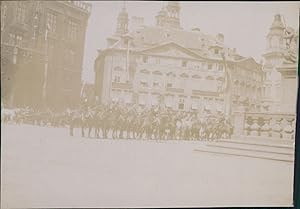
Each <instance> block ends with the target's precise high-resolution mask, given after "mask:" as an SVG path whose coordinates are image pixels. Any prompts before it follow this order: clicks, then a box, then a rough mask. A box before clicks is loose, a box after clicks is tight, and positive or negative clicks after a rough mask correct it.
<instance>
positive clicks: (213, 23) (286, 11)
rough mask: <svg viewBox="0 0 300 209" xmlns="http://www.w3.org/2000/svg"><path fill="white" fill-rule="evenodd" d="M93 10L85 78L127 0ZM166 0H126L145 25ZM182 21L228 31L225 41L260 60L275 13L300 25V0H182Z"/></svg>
mask: <svg viewBox="0 0 300 209" xmlns="http://www.w3.org/2000/svg"><path fill="white" fill-rule="evenodd" d="M89 3H91V4H92V12H91V15H90V18H89V22H88V27H87V31H86V40H85V51H84V62H83V73H82V80H84V81H86V82H88V83H93V82H94V61H95V59H96V57H97V54H98V52H97V50H98V49H105V48H106V38H108V37H109V36H111V35H112V34H113V33H114V32H115V29H116V22H117V16H118V13H119V12H120V11H121V9H122V7H123V4H124V1H91V2H89ZM166 4H167V2H166V1H126V3H125V5H126V8H127V11H128V15H129V25H130V19H131V17H133V16H138V17H144V23H145V25H155V16H156V15H157V13H158V11H159V10H160V9H161V7H162V6H163V5H166ZM180 6H181V11H180V21H181V26H182V27H183V28H184V29H185V30H191V29H192V28H195V27H197V28H200V30H201V31H202V32H203V33H205V34H211V35H216V34H217V33H223V34H224V42H225V45H227V46H229V47H231V48H236V49H237V52H238V53H240V54H241V55H242V56H246V57H253V58H254V59H255V60H256V61H257V62H260V60H261V55H262V54H263V53H264V52H265V48H266V35H267V33H268V31H269V28H270V26H271V24H272V22H273V19H274V15H275V14H281V15H283V17H284V21H285V23H286V25H287V26H290V27H293V28H298V27H299V26H298V25H299V14H298V13H299V9H300V2H271V3H270V2H196V1H190V2H188V1H187V2H180Z"/></svg>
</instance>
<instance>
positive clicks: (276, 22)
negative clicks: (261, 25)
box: [271, 14, 284, 29]
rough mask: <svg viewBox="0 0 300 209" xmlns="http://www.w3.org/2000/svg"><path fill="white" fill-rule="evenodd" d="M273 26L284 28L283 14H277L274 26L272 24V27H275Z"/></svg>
mask: <svg viewBox="0 0 300 209" xmlns="http://www.w3.org/2000/svg"><path fill="white" fill-rule="evenodd" d="M273 28H284V25H283V23H282V21H281V15H280V14H277V15H275V17H274V21H273V23H272V26H271V29H273Z"/></svg>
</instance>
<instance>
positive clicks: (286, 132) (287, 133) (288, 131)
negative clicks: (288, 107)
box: [283, 118, 295, 139]
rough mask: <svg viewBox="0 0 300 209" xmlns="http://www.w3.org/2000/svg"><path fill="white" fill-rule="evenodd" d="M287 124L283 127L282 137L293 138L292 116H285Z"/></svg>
mask: <svg viewBox="0 0 300 209" xmlns="http://www.w3.org/2000/svg"><path fill="white" fill-rule="evenodd" d="M285 120H286V121H287V124H286V125H285V126H284V128H283V138H284V139H293V138H294V127H293V121H294V120H295V119H294V118H286V119H285Z"/></svg>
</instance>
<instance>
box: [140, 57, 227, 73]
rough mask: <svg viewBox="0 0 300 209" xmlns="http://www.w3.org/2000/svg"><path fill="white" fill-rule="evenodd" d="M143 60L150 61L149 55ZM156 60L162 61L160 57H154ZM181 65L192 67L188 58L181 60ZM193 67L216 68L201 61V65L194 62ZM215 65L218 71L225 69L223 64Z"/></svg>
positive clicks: (157, 61)
mask: <svg viewBox="0 0 300 209" xmlns="http://www.w3.org/2000/svg"><path fill="white" fill-rule="evenodd" d="M163 60H164V61H165V60H166V59H163ZM142 62H143V63H149V62H150V59H149V56H147V55H144V56H142ZM154 62H155V64H161V63H162V62H161V59H160V58H154ZM180 67H183V68H185V67H190V65H189V62H188V60H181V64H180ZM192 67H193V68H197V69H200V68H203V69H208V70H212V69H213V68H214V64H212V63H201V65H200V63H199V64H193V66H192ZM215 67H216V68H215V69H217V70H218V71H223V68H224V67H223V65H222V64H217V66H216V64H215Z"/></svg>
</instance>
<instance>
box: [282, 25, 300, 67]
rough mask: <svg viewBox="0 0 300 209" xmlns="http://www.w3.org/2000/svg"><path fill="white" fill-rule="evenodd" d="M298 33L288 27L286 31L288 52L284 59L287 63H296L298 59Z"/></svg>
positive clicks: (285, 37) (286, 51)
mask: <svg viewBox="0 0 300 209" xmlns="http://www.w3.org/2000/svg"><path fill="white" fill-rule="evenodd" d="M298 38H299V35H298V32H295V31H294V30H293V29H292V28H290V27H287V28H286V29H285V36H284V39H285V41H286V42H285V43H286V50H285V53H284V58H285V59H286V61H288V62H290V63H296V62H297V58H298V46H299V45H298V41H299V40H298Z"/></svg>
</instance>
